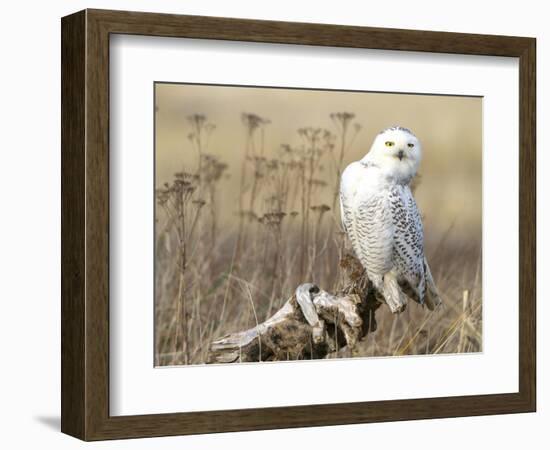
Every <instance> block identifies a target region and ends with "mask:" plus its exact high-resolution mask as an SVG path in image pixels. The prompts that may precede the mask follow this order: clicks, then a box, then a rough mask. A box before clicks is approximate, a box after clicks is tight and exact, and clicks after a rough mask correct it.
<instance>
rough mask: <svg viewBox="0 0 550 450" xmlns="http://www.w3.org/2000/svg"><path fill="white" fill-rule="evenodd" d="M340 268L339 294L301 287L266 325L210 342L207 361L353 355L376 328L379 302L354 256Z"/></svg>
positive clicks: (311, 285) (318, 357) (311, 286)
mask: <svg viewBox="0 0 550 450" xmlns="http://www.w3.org/2000/svg"><path fill="white" fill-rule="evenodd" d="M340 267H341V269H342V273H343V274H344V278H345V280H344V283H343V285H344V286H345V287H344V288H343V289H342V290H341V291H340V292H338V293H337V294H331V293H329V292H326V291H324V290H322V289H320V288H319V287H318V286H316V285H314V284H312V283H305V284H301V285H300V286H298V288H297V289H296V292H295V293H294V295H293V296H292V297H291V298H290V299H289V300H288V301H287V302H286V303H285V304H284V305H283V307H282V308H281V309H280V310H279V311H277V312H276V313H275V314H274V315H273V316H271V317H270V318H269V319H267V320H266V321H265V322H263V323H261V324H259V325H257V326H256V327H254V328H251V329H249V330H246V331H241V332H237V333H232V334H229V335H226V336H224V337H222V338H221V339H218V340H216V341H214V342H212V343H211V344H210V349H209V350H210V351H209V355H208V362H209V363H232V362H253V361H282V360H283V361H284V360H296V359H321V358H325V357H327V356H328V355H330V354H332V353H335V352H340V353H341V352H348V353H349V352H352V351H353V348H354V347H355V345H356V344H357V342H358V341H359V340H360V339H361V338H363V337H364V336H365V335H366V334H367V333H369V332H370V331H374V330H376V320H375V311H376V310H377V309H378V307H379V306H380V305H381V302H380V301H379V300H378V298H377V295H376V293H375V291H374V289H373V288H372V284H371V283H369V281H368V279H367V277H366V274H365V271H364V270H363V267H362V266H361V264H360V263H359V261H358V260H357V259H356V258H355V257H354V256H351V255H347V256H345V257H344V258H342V260H341V261H340Z"/></svg>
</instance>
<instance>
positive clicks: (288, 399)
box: [61, 10, 536, 440]
mask: <svg viewBox="0 0 550 450" xmlns="http://www.w3.org/2000/svg"><path fill="white" fill-rule="evenodd" d="M61 25H62V26H61V29H62V431H63V432H65V433H67V434H70V435H73V436H76V437H79V438H81V439H84V440H100V439H116V438H130V437H147V436H166V435H180V434H194V433H212V432H224V431H240V430H258V429H273V428H285V427H304V426H321V425H336V424H349V423H367V422H379V421H394V420H411V419H421V418H441V417H457V416H467V415H484V414H501V413H514V412H530V411H535V405H536V394H535V392H536V391H535V388H536V383H535V374H536V339H535V318H536V316H535V300H536V292H535V279H536V266H535V256H536V255H535V243H536V234H535V232H536V229H535V217H536V206H535V205H536V202H535V198H536V197H535V195H536V194H535V186H536V182H535V172H536V161H535V146H536V142H535V135H536V128H535V59H536V58H535V53H536V51H535V48H536V47H535V42H536V41H535V39H533V38H525V37H507V36H489V35H470V34H457V33H443V32H432V31H416V30H414V31H413V30H397V29H380V28H367V27H350V26H338V25H320V24H304V23H287V22H271V21H255V20H241V19H229V18H216V17H199V16H178V15H168V14H153V13H134V12H122V11H103V10H85V11H81V12H78V13H75V14H73V15H70V16H67V17H64V18H63V19H62V24H61Z"/></svg>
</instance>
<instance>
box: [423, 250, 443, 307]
mask: <svg viewBox="0 0 550 450" xmlns="http://www.w3.org/2000/svg"><path fill="white" fill-rule="evenodd" d="M424 274H425V277H426V295H425V297H424V303H425V305H426V306H427V307H428V309H429V310H430V311H433V310H434V309H435V308H436V307H437V306H439V305H441V303H442V302H441V297H440V296H439V291H438V290H437V287H436V286H435V283H434V279H433V277H432V272H431V271H430V266H429V265H428V261H427V260H426V258H424Z"/></svg>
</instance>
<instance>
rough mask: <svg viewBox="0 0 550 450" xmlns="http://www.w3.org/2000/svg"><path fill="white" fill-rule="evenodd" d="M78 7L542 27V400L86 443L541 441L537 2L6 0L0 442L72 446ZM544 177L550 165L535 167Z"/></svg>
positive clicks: (457, 27)
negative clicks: (69, 312)
mask: <svg viewBox="0 0 550 450" xmlns="http://www.w3.org/2000/svg"><path fill="white" fill-rule="evenodd" d="M85 7H96V8H113V9H133V10H143V11H146V10H155V11H158V12H170V13H187V14H205V15H219V16H233V17H249V18H263V19H278V20H294V21H310V22H325V23H340V24H352V25H365V26H367V25H370V26H381V27H398V28H416V29H434V30H445V31H460V32H471V33H492V34H509V35H511V34H516V35H527V36H536V37H537V38H538V52H537V56H538V70H537V81H538V107H537V118H538V124H539V127H538V129H539V132H538V148H539V149H540V150H539V152H538V154H539V157H538V168H539V169H538V173H539V177H538V187H539V194H538V195H539V202H538V204H539V212H538V230H539V236H538V243H539V246H538V247H539V251H538V268H539V271H538V272H539V277H538V278H539V280H538V297H539V299H540V301H539V302H538V311H537V313H538V380H539V386H538V412H537V413H536V414H520V415H508V416H491V417H473V418H460V419H442V420H432V421H412V422H402V423H385V424H371V425H349V426H339V427H324V428H309V429H295V430H276V431H264V432H254V433H231V434H221V435H211V436H192V437H173V438H160V439H159V438H157V439H141V440H130V441H120V442H103V443H98V444H88V447H90V446H93V447H94V448H120V449H122V448H127V449H137V448H155V449H157V448H161V449H162V448H174V449H175V448H178V449H181V448H186V449H195V448H196V449H199V448H224V449H228V448H229V449H232V448H239V449H248V448H250V449H258V448H261V449H280V448H281V447H288V448H296V447H299V446H301V447H306V446H310V445H314V446H315V447H316V448H318V449H321V448H323V449H324V448H327V449H328V448H335V447H345V446H346V445H349V446H356V445H361V446H365V447H366V446H369V447H372V448H396V447H398V446H406V447H407V448H422V449H441V448H445V449H465V448H468V449H469V448H499V449H508V448H510V449H516V448H530V449H538V448H541V449H542V448H547V446H548V441H549V438H548V432H547V429H548V426H547V424H548V423H549V421H550V412H549V407H550V391H549V389H548V385H547V381H546V380H547V379H548V378H549V373H548V364H549V362H550V354H549V348H550V347H549V344H548V342H550V333H549V332H548V328H547V326H548V325H550V323H548V322H549V317H548V314H549V312H550V310H549V308H548V307H547V305H546V303H545V302H544V299H546V298H549V297H550V288H549V287H548V284H547V283H545V275H546V277H547V276H548V275H547V274H548V273H549V271H550V260H549V256H548V255H549V254H550V242H549V240H548V234H547V232H546V233H545V232H544V231H543V230H544V229H549V228H550V213H549V212H548V209H547V208H546V209H545V208H543V205H548V202H549V199H548V197H547V194H548V191H549V190H550V180H549V176H548V171H549V170H550V156H548V152H545V151H543V149H548V148H550V131H548V129H545V127H544V124H548V123H550V89H549V87H548V83H547V81H546V79H548V78H550V29H549V28H548V13H546V12H545V11H544V10H543V8H544V2H536V1H530V0H524V1H522V2H504V1H500V2H496V1H488V2H479V1H475V2H474V1H467V0H465V1H462V2H452V3H448V4H447V3H446V4H443V3H441V2H436V1H426V2H421V1H417V2H407V1H399V0H395V1H394V2H392V6H391V7H389V6H385V4H384V2H369V4H367V2H352V1H345V0H340V1H338V2H323V3H322V2H319V1H317V2H315V1H311V2H308V1H302V2H297V1H295V0H294V1H283V0H280V1H278V2H258V1H244V0H232V1H230V2H228V1H209V0H200V1H199V0H193V1H191V0H190V1H185V2H184V1H182V0H179V1H162V0H158V1H155V2H152V1H129V0H127V1H97V0H87V1H81V0H74V1H71V2H69V1H55V0H54V1H50V2H28V1H20V2H18V3H16V2H10V3H7V4H6V5H4V8H3V10H2V14H1V15H0V33H1V40H0V42H1V44H0V45H1V49H2V56H3V60H2V70H1V71H0V77H1V83H0V89H1V95H0V114H1V116H2V117H1V120H0V124H1V125H0V136H1V138H2V140H1V142H2V146H1V149H2V156H3V159H2V164H1V165H0V184H1V186H0V188H1V189H0V192H1V194H0V195H1V202H2V210H1V211H2V221H1V225H0V227H1V230H0V255H1V256H0V264H1V267H0V269H1V270H0V274H1V275H0V299H1V300H2V312H1V314H0V321H1V323H0V343H1V349H2V371H1V376H0V378H1V381H2V382H1V383H0V398H1V399H2V408H1V409H0V411H1V412H0V415H1V417H0V423H2V433H0V444H1V445H2V447H3V448H9V449H12V448H14V449H15V448H36V447H40V448H56V449H66V448H79V447H84V445H85V444H83V443H80V442H78V441H77V440H75V439H72V438H70V437H67V436H64V435H62V434H60V433H59V431H58V430H59V414H60V411H59V404H60V392H59V382H60V381H59V379H60V378H59V377H60V356H59V345H60V331H59V321H60V300H59V297H60V286H59V284H60V282H59V277H60V268H59V266H60V184H59V179H60V156H59V148H60V137H59V136H60V50H59V49H60V30H59V26H60V25H59V18H60V17H61V16H62V15H65V14H69V13H71V12H74V11H76V10H78V9H81V8H85ZM545 175H546V176H545Z"/></svg>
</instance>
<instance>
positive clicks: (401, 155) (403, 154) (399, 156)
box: [397, 150, 405, 161]
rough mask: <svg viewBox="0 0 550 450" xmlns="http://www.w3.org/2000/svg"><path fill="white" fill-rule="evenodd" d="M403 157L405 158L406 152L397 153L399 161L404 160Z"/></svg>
mask: <svg viewBox="0 0 550 450" xmlns="http://www.w3.org/2000/svg"><path fill="white" fill-rule="evenodd" d="M403 156H405V152H404V151H403V150H399V151H398V152H397V157H398V158H399V161H401V160H402V159H403Z"/></svg>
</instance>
